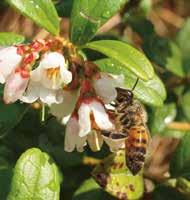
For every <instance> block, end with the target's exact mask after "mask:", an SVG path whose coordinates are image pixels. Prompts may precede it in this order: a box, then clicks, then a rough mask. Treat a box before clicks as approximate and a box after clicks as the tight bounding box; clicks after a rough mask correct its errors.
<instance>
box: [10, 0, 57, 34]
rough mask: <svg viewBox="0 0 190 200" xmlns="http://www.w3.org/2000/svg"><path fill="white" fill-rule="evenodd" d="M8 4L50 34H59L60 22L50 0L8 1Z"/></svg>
mask: <svg viewBox="0 0 190 200" xmlns="http://www.w3.org/2000/svg"><path fill="white" fill-rule="evenodd" d="M8 2H9V4H11V5H12V6H14V7H15V8H16V9H18V10H19V11H20V12H21V13H22V14H23V15H26V16H27V17H29V18H30V19H31V20H33V21H34V22H35V23H37V24H38V25H39V26H41V27H43V28H45V29H46V30H47V31H49V32H50V33H52V34H54V35H58V34H59V22H60V21H59V18H58V15H57V12H56V9H55V7H54V4H53V3H52V1H51V0H8Z"/></svg>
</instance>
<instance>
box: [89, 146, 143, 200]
mask: <svg viewBox="0 0 190 200" xmlns="http://www.w3.org/2000/svg"><path fill="white" fill-rule="evenodd" d="M92 175H93V177H94V179H95V180H96V181H97V183H99V185H100V186H101V187H103V189H104V190H105V191H107V192H108V193H110V194H111V195H113V196H115V197H116V198H118V199H129V200H134V199H139V198H140V197H141V196H142V195H143V192H144V184H143V177H142V174H141V172H140V173H139V174H137V175H135V176H133V175H132V173H131V172H130V171H129V169H128V168H127V167H126V165H125V153H124V151H123V150H120V151H118V152H116V153H114V154H111V155H110V156H108V157H107V158H105V159H104V160H103V162H102V163H101V164H100V165H98V166H97V167H96V168H95V169H94V171H93V172H92Z"/></svg>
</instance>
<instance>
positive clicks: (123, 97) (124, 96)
mask: <svg viewBox="0 0 190 200" xmlns="http://www.w3.org/2000/svg"><path fill="white" fill-rule="evenodd" d="M116 90H117V100H118V101H119V102H125V103H127V104H131V103H132V101H133V92H132V91H131V90H126V89H123V88H116Z"/></svg>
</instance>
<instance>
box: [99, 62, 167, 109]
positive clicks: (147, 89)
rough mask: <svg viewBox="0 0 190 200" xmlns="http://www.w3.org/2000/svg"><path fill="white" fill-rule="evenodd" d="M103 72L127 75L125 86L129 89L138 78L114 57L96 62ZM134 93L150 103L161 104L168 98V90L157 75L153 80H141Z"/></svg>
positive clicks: (146, 102) (141, 99) (138, 97)
mask: <svg viewBox="0 0 190 200" xmlns="http://www.w3.org/2000/svg"><path fill="white" fill-rule="evenodd" d="M95 63H96V64H97V65H98V67H99V68H100V69H101V70H102V71H103V72H108V73H112V74H117V75H119V74H123V75H124V76H125V86H126V88H128V89H131V88H133V86H134V83H135V82H136V80H137V76H135V75H134V74H133V73H132V72H130V71H129V70H128V69H127V68H126V67H124V66H123V65H121V64H120V63H118V62H116V61H114V60H113V59H101V60H97V61H96V62H95ZM134 95H135V97H136V98H137V99H139V100H140V101H142V102H144V103H145V104H148V105H153V106H161V105H162V104H163V101H164V100H165V98H166V90H165V87H164V85H163V83H162V81H161V80H160V79H159V78H158V76H156V74H155V75H154V76H153V78H152V80H149V81H143V80H139V81H138V84H137V86H136V87H135V89H134Z"/></svg>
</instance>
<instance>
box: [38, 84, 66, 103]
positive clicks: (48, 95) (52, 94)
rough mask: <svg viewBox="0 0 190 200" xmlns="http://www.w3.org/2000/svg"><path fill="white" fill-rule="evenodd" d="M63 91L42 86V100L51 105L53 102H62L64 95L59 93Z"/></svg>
mask: <svg viewBox="0 0 190 200" xmlns="http://www.w3.org/2000/svg"><path fill="white" fill-rule="evenodd" d="M60 92H61V91H59V90H51V89H48V88H45V87H43V86H41V89H40V100H41V101H42V102H43V103H46V104H48V105H51V104H53V103H57V104H58V103H61V102H62V101H63V97H62V95H61V94H59V93H60Z"/></svg>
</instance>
